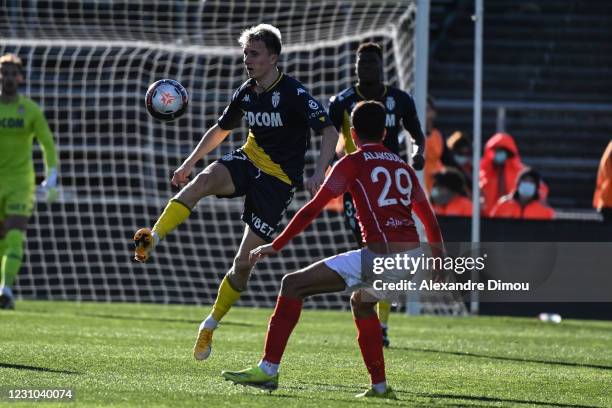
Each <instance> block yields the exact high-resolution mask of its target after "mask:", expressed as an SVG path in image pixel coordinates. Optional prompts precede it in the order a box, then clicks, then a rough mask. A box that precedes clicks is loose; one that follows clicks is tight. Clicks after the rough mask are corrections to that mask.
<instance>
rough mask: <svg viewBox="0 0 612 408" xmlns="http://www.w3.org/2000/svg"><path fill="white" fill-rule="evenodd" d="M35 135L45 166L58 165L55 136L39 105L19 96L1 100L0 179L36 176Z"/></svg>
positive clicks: (7, 179) (47, 167)
mask: <svg viewBox="0 0 612 408" xmlns="http://www.w3.org/2000/svg"><path fill="white" fill-rule="evenodd" d="M34 137H36V139H37V140H38V143H39V144H40V146H41V147H42V150H43V153H44V156H45V167H46V169H47V171H48V170H49V168H52V167H56V162H57V157H56V153H55V144H54V143H53V135H52V134H51V130H50V129H49V125H48V124H47V120H46V119H45V116H44V114H43V112H42V111H41V109H40V108H39V107H38V105H37V104H36V103H35V102H34V101H32V100H31V99H30V98H26V97H25V96H19V98H18V99H17V100H16V101H15V102H11V103H2V102H1V101H0V180H5V181H9V180H11V179H14V178H16V177H19V178H23V177H27V178H31V179H32V180H33V179H34V177H33V176H34V166H33V164H32V140H33V138H34Z"/></svg>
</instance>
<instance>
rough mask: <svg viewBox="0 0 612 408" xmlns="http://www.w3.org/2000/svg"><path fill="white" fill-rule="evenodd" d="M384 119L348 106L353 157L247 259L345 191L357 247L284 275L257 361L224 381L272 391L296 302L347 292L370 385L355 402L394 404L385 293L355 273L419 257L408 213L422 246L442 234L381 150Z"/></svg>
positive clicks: (412, 181)
mask: <svg viewBox="0 0 612 408" xmlns="http://www.w3.org/2000/svg"><path fill="white" fill-rule="evenodd" d="M385 115H386V112H385V108H384V106H383V105H382V104H381V103H380V102H376V101H365V102H359V103H358V104H357V105H356V107H355V109H354V110H353V112H352V127H351V128H350V132H351V136H352V137H353V139H354V141H355V143H356V146H357V150H356V151H355V152H354V153H351V154H349V155H346V156H344V157H343V158H342V159H341V160H339V161H338V162H337V163H336V164H335V166H334V167H333V168H332V170H331V172H330V173H329V175H328V176H327V178H326V179H325V181H324V182H323V185H322V186H321V188H320V189H319V191H318V192H317V194H316V195H315V197H314V198H313V199H312V200H311V201H310V202H308V203H307V204H306V205H305V206H304V207H303V208H302V209H301V210H300V211H298V212H297V213H296V215H295V216H294V217H293V219H292V220H291V221H290V223H289V224H288V225H287V227H286V228H285V230H284V231H283V232H282V233H281V234H280V235H279V236H278V237H277V238H276V239H275V240H274V241H273V242H272V243H271V244H268V245H263V246H260V247H258V248H256V249H254V250H253V251H251V257H252V258H253V259H254V260H257V259H261V258H263V257H265V256H268V255H273V254H276V253H277V252H279V251H280V250H281V249H282V248H283V247H284V246H285V245H287V244H288V243H289V241H291V239H292V238H293V237H295V236H296V235H298V234H299V233H300V232H301V231H302V230H304V228H306V227H307V226H308V225H309V224H310V223H311V222H312V220H314V219H315V218H316V217H317V215H318V214H319V213H320V212H321V210H322V209H323V208H324V206H325V205H326V204H327V203H328V202H329V201H330V200H332V199H333V198H335V197H338V196H340V195H341V194H343V193H344V192H346V191H347V190H348V191H350V192H351V193H352V195H353V198H354V200H355V206H356V208H357V218H358V220H359V224H360V226H361V232H362V236H363V240H364V243H365V246H364V247H363V248H360V249H357V250H353V251H349V252H345V253H342V254H339V255H336V256H332V257H331V258H327V259H324V260H322V261H319V262H316V263H314V264H312V265H311V266H309V267H306V268H305V269H303V270H300V271H298V272H295V273H290V274H288V275H286V276H285V277H284V278H283V280H282V285H281V290H280V293H279V296H278V299H277V302H276V307H275V309H274V313H273V314H272V317H271V318H270V323H269V325H268V331H267V334H266V342H265V347H264V355H263V358H262V360H261V361H260V363H259V364H258V365H257V366H255V367H252V368H249V369H246V370H243V371H225V372H223V373H222V375H223V377H224V378H225V379H227V380H230V381H233V382H234V383H237V384H243V385H250V386H254V387H259V388H265V389H269V390H274V389H276V388H278V368H279V365H280V361H281V358H282V356H283V352H284V350H285V347H286V345H287V342H288V340H289V336H290V335H291V332H292V331H293V329H294V327H295V325H296V324H297V322H298V320H299V317H300V313H301V310H302V302H303V299H304V298H305V297H307V296H312V295H316V294H321V293H329V292H339V291H343V290H354V291H353V293H352V296H351V309H352V311H353V316H354V318H355V324H356V325H357V333H358V335H357V341H358V343H359V347H360V349H361V354H362V356H363V359H364V362H365V365H366V367H367V369H368V372H369V374H370V379H371V384H372V386H371V388H370V389H369V390H367V391H365V392H364V393H362V394H359V395H358V397H382V398H395V394H394V392H393V390H392V389H391V388H390V387H388V386H387V382H386V377H385V363H384V357H383V344H382V333H381V327H380V322H379V320H378V316H377V315H376V312H375V310H374V306H375V305H376V302H377V300H378V299H380V298H382V297H384V296H388V295H389V293H385V292H384V291H377V290H374V288H373V287H372V286H371V281H370V279H371V275H372V271H371V270H369V268H367V267H364V268H362V257H365V259H371V258H372V256H375V254H385V256H390V257H393V256H394V255H396V254H402V253H405V254H410V255H409V256H420V255H421V254H423V250H422V248H421V247H420V244H419V236H418V233H417V230H416V227H415V224H414V220H413V217H412V212H413V211H414V212H415V214H416V215H417V216H418V217H419V219H421V221H422V222H423V224H424V225H425V230H426V233H427V238H428V240H429V242H430V243H438V244H439V246H442V235H441V233H440V228H439V227H438V222H437V220H436V217H435V215H434V213H433V210H432V209H431V207H430V205H429V202H428V201H427V197H426V195H425V193H424V192H423V189H422V188H421V186H420V184H419V181H418V179H417V176H416V174H415V172H414V170H413V169H412V167H410V166H409V165H408V164H406V163H405V162H404V161H403V160H402V159H401V158H400V157H399V156H398V155H397V154H395V153H393V152H391V151H390V150H389V149H387V148H386V147H385V146H383V144H382V139H383V137H384V135H385V133H386V130H385V126H384V120H385ZM437 251H443V248H438V249H437ZM440 253H442V252H435V253H434V254H435V255H439V254H440ZM402 273H403V272H401V271H400V274H402ZM368 286H369V287H368Z"/></svg>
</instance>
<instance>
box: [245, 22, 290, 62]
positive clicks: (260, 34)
mask: <svg viewBox="0 0 612 408" xmlns="http://www.w3.org/2000/svg"><path fill="white" fill-rule="evenodd" d="M254 40H255V41H256V40H259V41H263V42H264V44H265V45H266V48H267V50H268V51H269V52H270V53H272V54H276V55H280V53H281V48H282V44H281V33H280V31H279V29H278V28H276V27H274V26H273V25H270V24H259V25H256V26H253V27H250V28H247V29H246V30H244V31H243V32H242V33H241V34H240V38H238V43H239V44H240V45H241V46H242V47H243V48H244V46H245V45H246V43H248V42H249V41H254Z"/></svg>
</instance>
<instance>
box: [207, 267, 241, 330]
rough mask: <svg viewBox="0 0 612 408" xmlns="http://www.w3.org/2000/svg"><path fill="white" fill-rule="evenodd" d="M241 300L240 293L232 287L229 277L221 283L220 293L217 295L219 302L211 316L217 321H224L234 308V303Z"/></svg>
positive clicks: (216, 303) (216, 302)
mask: <svg viewBox="0 0 612 408" xmlns="http://www.w3.org/2000/svg"><path fill="white" fill-rule="evenodd" d="M238 299H240V292H238V291H237V290H236V289H234V288H233V287H232V285H231V284H230V282H229V279H227V276H225V277H224V278H223V280H222V281H221V285H220V286H219V293H217V300H215V304H214V305H213V309H212V312H211V315H212V317H213V319H215V320H216V321H220V320H221V319H223V316H225V314H226V313H227V312H229V310H230V309H231V308H232V306H233V305H234V303H236V301H237V300H238Z"/></svg>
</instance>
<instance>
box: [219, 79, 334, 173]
mask: <svg viewBox="0 0 612 408" xmlns="http://www.w3.org/2000/svg"><path fill="white" fill-rule="evenodd" d="M254 87H255V80H253V79H250V80H248V81H246V82H245V83H244V84H242V86H240V88H238V89H237V90H236V92H234V95H233V96H232V100H231V102H230V104H229V105H228V106H227V107H226V108H225V110H224V111H223V114H222V115H221V117H220V118H219V121H218V123H219V126H220V127H221V128H222V129H226V130H231V129H234V128H236V127H238V126H240V123H241V120H242V117H244V118H245V119H246V121H247V124H248V127H249V135H248V137H247V141H246V143H245V144H244V146H243V147H242V150H243V152H244V153H245V154H246V155H247V157H248V158H249V160H251V161H252V162H253V164H255V165H256V166H257V167H258V168H260V169H261V170H262V171H264V172H266V173H268V174H270V175H272V176H274V177H277V178H278V179H280V180H282V181H284V182H285V183H287V184H291V185H301V184H302V177H303V172H304V155H305V154H306V149H308V146H309V145H310V129H309V128H312V129H313V130H315V131H316V132H319V131H321V130H322V129H323V128H325V127H326V126H331V125H332V123H331V121H330V120H329V117H328V116H327V113H326V112H325V110H324V109H323V107H322V105H321V104H320V103H319V102H318V101H317V100H316V99H314V98H313V97H312V96H311V95H310V94H309V93H308V91H307V90H306V88H304V86H303V85H302V84H301V83H300V82H299V81H297V80H296V79H294V78H292V77H290V76H288V75H285V74H283V73H281V74H280V75H279V78H278V79H277V80H276V81H275V82H274V83H273V84H272V85H270V86H269V87H268V88H267V89H266V90H265V91H263V92H262V93H260V94H258V93H257V92H255V90H254Z"/></svg>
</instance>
